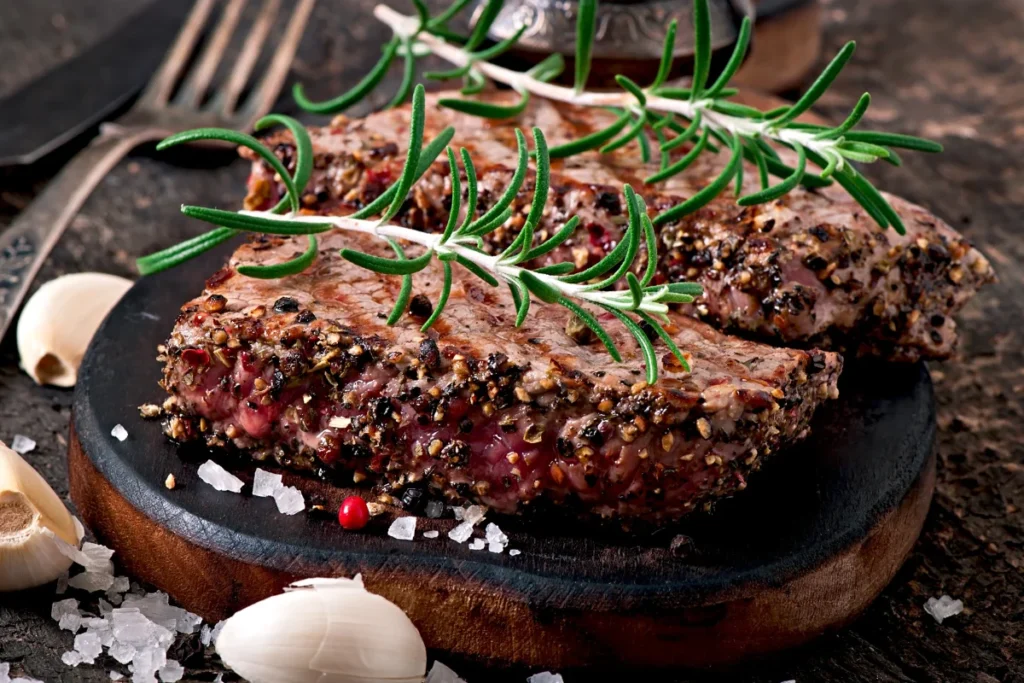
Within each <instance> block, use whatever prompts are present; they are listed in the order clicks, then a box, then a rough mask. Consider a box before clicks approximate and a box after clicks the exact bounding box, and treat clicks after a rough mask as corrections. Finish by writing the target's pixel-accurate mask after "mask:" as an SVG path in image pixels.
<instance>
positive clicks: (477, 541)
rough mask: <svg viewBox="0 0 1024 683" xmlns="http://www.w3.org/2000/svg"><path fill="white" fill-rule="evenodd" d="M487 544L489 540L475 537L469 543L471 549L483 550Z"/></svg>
mask: <svg viewBox="0 0 1024 683" xmlns="http://www.w3.org/2000/svg"><path fill="white" fill-rule="evenodd" d="M485 545H487V541H485V540H484V539H482V538H474V539H473V540H472V541H470V543H469V549H470V550H483V549H484V546H485Z"/></svg>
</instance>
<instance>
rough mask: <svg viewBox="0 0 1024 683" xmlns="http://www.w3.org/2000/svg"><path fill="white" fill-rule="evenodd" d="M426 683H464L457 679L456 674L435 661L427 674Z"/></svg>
mask: <svg viewBox="0 0 1024 683" xmlns="http://www.w3.org/2000/svg"><path fill="white" fill-rule="evenodd" d="M426 683H466V682H465V681H464V680H462V679H461V678H459V676H458V674H456V673H455V672H454V671H452V670H451V669H449V668H448V667H447V666H445V665H444V664H442V663H441V662H438V661H435V662H434V665H433V666H432V667H430V673H429V674H427V680H426Z"/></svg>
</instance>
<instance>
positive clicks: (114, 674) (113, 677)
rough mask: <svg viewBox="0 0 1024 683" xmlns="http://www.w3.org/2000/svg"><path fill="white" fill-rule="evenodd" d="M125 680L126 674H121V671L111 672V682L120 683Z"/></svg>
mask: <svg viewBox="0 0 1024 683" xmlns="http://www.w3.org/2000/svg"><path fill="white" fill-rule="evenodd" d="M123 678H124V674H123V673H121V672H120V671H111V672H110V680H112V681H120V680H122V679H123Z"/></svg>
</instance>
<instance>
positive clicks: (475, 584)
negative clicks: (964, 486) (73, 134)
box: [70, 251, 935, 666]
mask: <svg viewBox="0 0 1024 683" xmlns="http://www.w3.org/2000/svg"><path fill="white" fill-rule="evenodd" d="M225 253H226V252H225V251H220V252H217V253H213V254H207V255H205V256H204V257H202V258H199V259H196V260H194V261H192V262H190V263H188V264H186V265H184V266H182V267H180V268H178V269H176V270H173V271H169V272H165V273H162V274H159V275H156V276H153V277H148V278H143V279H142V280H140V281H139V282H138V283H137V284H136V285H135V286H134V287H133V288H132V289H131V291H130V292H129V293H128V294H127V295H126V296H125V298H124V299H123V300H122V301H121V302H120V303H119V304H118V305H117V307H116V308H115V309H114V310H113V311H112V313H111V314H110V316H109V318H108V319H107V321H106V322H105V323H104V324H103V326H102V327H101V328H100V330H99V332H98V333H97V335H96V337H95V338H94V340H93V342H92V345H91V347H90V349H89V351H88V353H87V355H86V358H85V360H84V362H83V365H82V368H81V372H80V375H79V383H78V387H77V389H76V394H75V405H74V421H73V429H74V432H75V436H77V440H75V439H73V443H72V453H71V464H70V470H71V481H72V494H73V496H74V498H75V502H76V503H77V504H78V506H79V508H80V509H81V510H82V513H83V515H84V516H85V517H86V521H87V522H88V523H89V524H90V527H92V528H93V529H94V531H95V532H96V533H97V534H98V535H99V536H100V537H101V538H103V539H104V540H106V541H108V542H109V543H112V544H113V546H114V547H115V548H117V549H118V551H119V552H120V553H121V559H122V561H123V562H125V563H126V564H127V566H128V567H129V569H130V570H132V571H133V572H134V573H136V574H137V575H139V576H141V577H142V578H146V579H149V580H151V581H153V582H154V583H156V584H157V585H160V586H162V587H164V588H165V589H167V590H169V591H170V592H171V593H172V595H174V596H175V597H176V598H178V599H179V600H181V601H182V602H183V604H184V605H185V606H186V607H189V608H191V609H194V610H196V611H199V612H201V613H203V614H205V615H207V616H215V617H220V616H223V615H225V614H227V613H230V612H231V611H234V610H236V609H238V608H240V607H241V606H244V605H245V604H248V603H249V602H251V601H253V600H255V599H259V598H261V597H265V596H266V595H270V594H272V593H274V592H276V591H277V590H279V589H280V587H281V586H283V585H285V584H286V583H287V582H288V581H289V580H292V579H294V578H296V577H301V576H311V575H330V574H335V575H351V574H352V573H354V572H356V571H361V572H363V574H364V576H365V577H366V580H367V584H368V585H370V586H371V587H372V588H374V590H377V591H379V592H381V593H383V594H385V595H387V596H388V597H389V598H391V599H392V600H395V601H396V602H398V603H399V604H400V605H401V606H402V607H403V608H405V609H406V610H407V612H409V613H410V615H411V616H412V617H413V620H414V621H415V622H416V623H417V625H418V626H419V627H420V629H421V631H423V632H424V635H425V638H426V639H427V642H428V645H431V646H435V647H439V648H441V649H445V650H452V651H457V652H460V653H462V654H468V655H471V656H477V657H480V658H484V659H492V660H493V659H498V660H505V661H518V662H523V663H529V664H537V665H544V666H549V665H550V666H567V665H573V664H580V663H587V662H592V661H595V660H597V661H600V660H602V659H614V660H615V661H623V659H624V658H625V659H628V660H630V661H636V662H638V663H645V664H676V663H683V664H702V663H708V662H720V661H732V660H735V659H737V658H742V657H745V656H748V655H750V654H756V653H759V652H766V651H770V650H774V649H778V648H779V647H785V646H789V645H793V644H796V643H798V642H802V641H804V640H807V639H808V638H810V637H812V636H814V635H817V633H820V632H821V631H822V630H824V629H826V628H829V627H832V626H834V625H837V624H840V623H844V622H846V621H848V620H849V619H850V618H851V617H852V616H854V615H855V614H856V613H858V612H859V611H860V610H861V609H863V607H864V606H866V605H867V604H868V602H870V600H871V599H872V598H873V597H874V596H875V595H876V594H877V592H878V591H879V590H881V588H882V587H883V586H884V585H885V584H886V583H887V582H888V580H889V579H890V578H891V577H892V575H893V574H894V573H895V571H896V569H898V567H899V565H900V564H901V563H902V561H903V559H904V557H905V555H906V552H908V551H909V548H910V546H911V545H912V544H913V541H914V540H915V539H916V537H917V534H918V533H919V531H920V525H921V523H922V522H923V518H924V514H925V512H926V510H927V504H928V501H929V500H930V495H931V486H932V480H933V472H932V468H933V461H932V458H931V452H932V444H933V441H934V437H935V413H934V398H933V394H932V385H931V381H930V378H929V376H928V372H927V369H926V368H925V366H924V365H923V364H918V365H910V366H901V365H888V364H850V365H849V366H848V369H847V370H846V372H845V374H844V375H843V378H842V381H841V384H840V389H841V398H840V399H839V401H836V402H833V403H832V404H831V405H829V406H828V407H827V408H825V409H824V410H822V411H820V413H819V414H818V415H817V416H816V418H815V422H814V431H813V435H812V436H811V438H810V439H808V440H807V441H806V442H805V443H804V444H803V445H801V446H800V447H798V448H795V449H793V450H791V451H789V452H786V453H784V454H778V455H776V456H774V457H772V458H771V459H770V460H769V461H768V462H767V464H766V465H765V467H764V468H763V470H762V471H761V472H759V473H757V474H755V475H754V476H753V477H752V478H751V481H750V486H749V488H748V490H747V491H745V492H743V493H742V494H741V495H739V496H737V497H736V498H734V499H732V500H729V501H725V502H723V503H721V504H719V506H718V507H717V509H716V510H715V512H714V514H712V515H697V516H694V517H693V518H692V519H689V520H686V521H684V522H683V523H681V524H679V525H677V526H675V527H672V528H670V529H663V530H659V531H657V532H650V531H647V532H642V533H636V534H626V533H622V532H619V531H611V530H608V529H599V528H593V527H581V526H580V525H578V524H575V523H572V522H569V521H566V520H556V521H553V522H549V523H542V522H539V521H536V520H533V521H529V522H527V521H523V520H514V519H508V520H498V521H499V523H500V524H501V526H502V528H503V529H504V530H505V531H506V532H507V533H508V534H509V536H510V538H511V545H510V547H511V548H517V549H519V550H521V551H522V555H520V556H518V557H510V556H509V555H508V554H507V553H506V554H491V553H488V552H486V551H471V550H469V549H468V547H467V546H466V545H457V544H455V543H454V542H452V541H449V540H448V539H447V538H446V537H445V532H446V531H447V530H448V529H450V528H451V527H452V526H453V524H454V523H453V522H452V521H451V520H427V519H425V518H424V519H421V520H420V523H419V528H418V534H417V539H416V541H415V542H401V541H397V540H393V539H391V538H388V537H387V536H386V534H385V528H386V525H387V520H386V519H380V520H375V522H374V524H372V525H371V527H370V528H369V529H368V530H367V531H366V532H365V533H349V532H345V531H344V530H342V529H341V528H340V526H338V525H337V523H336V522H334V521H332V519H331V517H330V516H329V515H323V516H317V515H305V514H300V515H296V516H292V517H285V516H282V515H280V514H278V513H277V511H276V509H275V506H274V502H273V501H272V500H271V499H264V498H253V497H251V496H249V495H248V493H245V494H241V495H237V494H231V493H221V492H218V491H216V490H214V489H213V488H211V487H209V486H207V485H206V484H204V483H203V482H201V481H200V480H199V479H198V476H197V474H196V468H197V464H198V463H201V462H202V461H203V460H205V459H206V458H208V457H210V456H211V454H209V453H206V452H202V453H196V452H194V451H186V450H185V449H179V448H178V447H176V446H175V445H174V444H172V443H170V442H169V441H168V440H167V439H165V438H164V437H163V435H162V434H161V431H160V425H159V424H158V423H157V422H156V421H145V420H142V419H141V418H140V417H139V414H138V410H137V408H138V406H139V405H141V404H143V403H149V402H158V403H159V402H160V401H161V400H162V398H163V392H162V390H161V389H160V388H159V387H158V386H157V384H156V383H157V381H158V380H159V379H160V367H161V366H160V364H159V363H158V362H156V361H155V360H154V356H155V355H156V351H155V349H156V346H157V344H159V343H160V342H161V341H163V340H164V339H165V337H166V336H167V334H168V332H169V331H170V329H171V327H172V325H173V323H174V319H175V317H176V316H177V313H178V309H179V306H180V305H181V303H182V302H183V301H185V300H187V299H189V298H191V297H192V296H194V295H195V294H197V293H198V292H199V291H201V289H202V287H203V282H204V279H205V277H206V276H207V275H208V274H209V273H211V272H213V271H214V270H216V269H217V268H218V267H219V266H220V265H221V263H222V262H223V260H224V257H225ZM116 424H122V425H124V427H125V428H126V429H127V431H128V433H129V437H128V439H127V440H126V441H124V442H118V441H117V440H115V439H114V438H113V437H111V435H110V432H111V429H112V428H113V426H114V425H116ZM214 457H218V456H217V455H216V454H214ZM222 462H224V463H225V464H226V465H227V466H229V468H230V467H232V463H231V462H230V460H229V459H228V460H224V459H223V458H222ZM234 469H235V471H236V473H238V474H239V475H240V476H241V477H242V478H243V479H246V480H247V481H251V475H250V474H248V473H247V472H246V470H245V469H244V468H243V467H241V466H238V467H235V468H234ZM168 474H173V475H174V476H175V478H176V480H177V482H178V487H177V488H176V489H175V490H173V491H171V490H168V489H167V488H165V486H164V482H165V479H166V478H167V475H168ZM286 483H289V484H295V485H299V486H300V487H301V488H303V489H304V490H305V491H306V493H307V498H308V497H310V496H312V495H316V496H320V497H321V498H322V499H323V500H325V501H327V503H328V507H329V508H330V507H333V509H334V510H336V509H337V503H338V501H340V499H341V498H342V497H343V495H345V494H346V493H351V491H340V490H336V489H330V488H328V487H326V486H325V485H323V484H321V483H319V482H314V481H312V480H307V479H303V478H302V477H300V476H297V475H287V476H286ZM246 491H248V487H247V488H246ZM428 528H434V529H438V530H440V531H441V538H439V539H435V540H428V539H423V538H421V537H420V535H419V532H422V531H423V530H426V529H428ZM678 535H685V536H687V537H689V539H691V540H690V541H687V542H686V543H683V544H681V545H680V544H679V543H678V542H677V544H676V548H675V550H672V549H670V545H671V542H672V540H673V538H675V537H676V536H678ZM712 608H713V609H712ZM446 609H450V610H456V609H458V613H457V614H456V613H453V611H447V612H446ZM708 609H712V611H711V612H708ZM467 610H468V612H467ZM694 610H697V612H694ZM467 615H468V616H467ZM463 619H464V620H466V621H467V627H468V628H470V629H471V630H472V632H470V633H465V632H461V631H460V630H459V629H458V628H455V626H453V624H457V623H458V622H459V621H460V620H463ZM510 628H513V629H517V630H518V631H519V632H520V633H519V643H518V645H517V646H516V647H515V648H511V649H510V648H508V647H505V646H504V645H502V644H501V643H497V642H493V641H495V640H496V639H497V637H498V634H501V633H505V632H506V631H507V629H510ZM492 632H493V635H492V636H487V635H486V634H488V633H492ZM649 638H660V639H662V640H665V641H672V642H674V643H675V644H674V645H673V646H672V647H671V648H669V647H667V646H666V647H663V648H658V647H653V648H652V647H646V642H649V640H648V639H649ZM637 639H640V640H641V641H645V642H644V644H642V645H641V646H640V647H637V642H635V641H637ZM682 643H685V644H682Z"/></svg>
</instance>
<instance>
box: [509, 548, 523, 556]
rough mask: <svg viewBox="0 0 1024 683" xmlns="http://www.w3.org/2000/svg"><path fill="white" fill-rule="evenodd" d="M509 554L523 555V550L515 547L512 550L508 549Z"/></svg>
mask: <svg viewBox="0 0 1024 683" xmlns="http://www.w3.org/2000/svg"><path fill="white" fill-rule="evenodd" d="M508 554H509V556H510V557H515V556H516V555H522V554H523V551H522V550H516V549H515V548H512V550H509V551H508Z"/></svg>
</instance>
